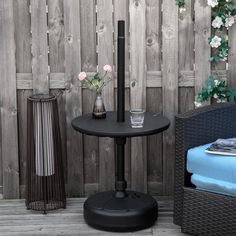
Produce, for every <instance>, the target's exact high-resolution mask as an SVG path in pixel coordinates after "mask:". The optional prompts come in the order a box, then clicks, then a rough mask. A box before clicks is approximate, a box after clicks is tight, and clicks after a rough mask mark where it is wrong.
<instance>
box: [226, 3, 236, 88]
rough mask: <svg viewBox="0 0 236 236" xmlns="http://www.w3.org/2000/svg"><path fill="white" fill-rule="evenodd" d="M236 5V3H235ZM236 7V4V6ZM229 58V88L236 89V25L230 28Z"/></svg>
mask: <svg viewBox="0 0 236 236" xmlns="http://www.w3.org/2000/svg"><path fill="white" fill-rule="evenodd" d="M234 4H235V3H234ZM235 6H236V4H235ZM229 46H230V51H229V57H228V69H229V71H228V82H227V84H228V87H230V88H236V79H235V78H236V68H235V63H236V27H235V24H234V25H233V26H232V27H230V28H229Z"/></svg>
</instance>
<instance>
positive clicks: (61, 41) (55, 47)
mask: <svg viewBox="0 0 236 236" xmlns="http://www.w3.org/2000/svg"><path fill="white" fill-rule="evenodd" d="M47 4H48V41H49V66H50V73H51V74H50V77H49V83H50V84H49V86H50V88H51V87H53V86H55V85H56V84H57V83H56V80H55V77H54V74H52V73H55V74H56V73H58V75H62V74H64V72H65V65H64V62H65V34H64V18H63V17H64V8H63V0H56V1H55V0H48V1H47ZM59 83H60V84H62V83H63V84H64V83H65V78H64V75H63V76H60V78H59V76H58V84H59ZM52 85H53V86H52ZM57 87H59V86H57ZM51 93H52V94H54V95H55V96H56V97H57V103H58V115H59V127H60V134H61V145H62V160H63V167H64V176H65V180H66V181H67V157H66V113H65V104H66V93H65V92H64V91H61V90H51Z"/></svg>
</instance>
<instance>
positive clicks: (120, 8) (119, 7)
mask: <svg viewBox="0 0 236 236" xmlns="http://www.w3.org/2000/svg"><path fill="white" fill-rule="evenodd" d="M119 20H124V21H125V71H126V72H128V71H129V64H130V62H129V1H127V0H114V47H115V54H114V56H115V58H114V62H115V63H114V64H115V70H116V71H117V34H118V32H117V31H118V28H117V26H118V23H117V22H118V21H119ZM125 79H126V81H127V80H128V79H129V77H128V76H126V78H125ZM116 97H117V91H116V94H115V99H116ZM116 103H117V102H116ZM116 103H115V105H117V104H116ZM115 109H117V107H116V108H115ZM125 109H126V110H129V109H130V104H129V90H128V89H126V90H125ZM130 152H131V150H130V139H127V140H126V145H125V178H126V181H127V186H128V188H130V180H131V178H130V171H131V169H130V167H131V166H130Z"/></svg>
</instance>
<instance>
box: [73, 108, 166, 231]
mask: <svg viewBox="0 0 236 236" xmlns="http://www.w3.org/2000/svg"><path fill="white" fill-rule="evenodd" d="M169 126H170V121H169V120H168V119H167V118H166V117H163V116H162V115H160V114H156V113H151V112H145V118H144V125H143V128H132V127H131V124H130V117H129V112H127V111H126V112H125V122H117V113H116V112H115V111H110V112H107V117H106V119H100V120H98V119H93V118H92V114H86V115H84V116H80V117H77V118H75V119H74V120H72V127H73V128H74V129H75V130H77V131H79V132H81V133H84V134H87V135H94V136H98V137H111V138H114V139H115V142H116V158H117V160H116V172H117V176H116V182H115V191H107V192H101V193H97V194H94V195H93V196H91V197H89V198H88V199H87V200H86V201H85V203H84V218H85V221H86V222H87V223H88V224H89V225H90V226H92V227H94V228H98V229H102V230H108V231H116V232H127V231H135V230H140V229H144V228H148V227H150V226H152V225H153V224H154V223H155V221H156V219H157V215H158V205H157V202H156V200H155V199H154V198H152V197H151V196H149V195H147V194H144V193H139V192H135V191H126V186H127V184H126V181H125V178H124V147H125V143H126V138H127V137H137V136H147V135H152V134H157V133H160V132H162V131H164V130H166V129H167V128H168V127H169Z"/></svg>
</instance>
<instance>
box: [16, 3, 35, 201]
mask: <svg viewBox="0 0 236 236" xmlns="http://www.w3.org/2000/svg"><path fill="white" fill-rule="evenodd" d="M29 3H30V1H29V0H23V1H21V0H16V1H13V7H14V20H15V38H16V72H17V73H21V72H28V73H31V71H32V68H31V45H30V43H31V34H30V13H29ZM31 94H32V90H18V91H17V107H18V132H19V137H20V139H19V168H20V173H19V174H20V185H24V184H25V173H26V150H27V148H26V147H27V97H28V96H30V95H31ZM20 190H21V189H20ZM20 197H24V192H21V191H20Z"/></svg>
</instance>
